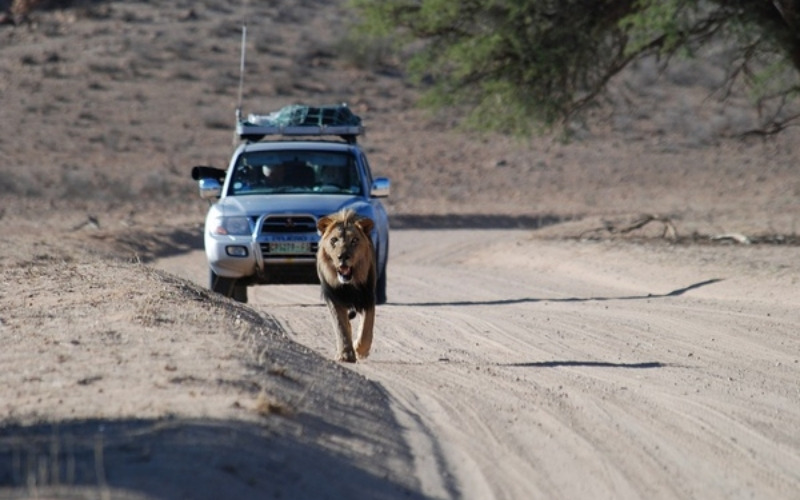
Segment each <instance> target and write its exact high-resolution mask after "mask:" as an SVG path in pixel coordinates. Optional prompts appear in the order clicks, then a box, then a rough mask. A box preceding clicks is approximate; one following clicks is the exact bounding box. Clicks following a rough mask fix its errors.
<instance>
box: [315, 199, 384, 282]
mask: <svg viewBox="0 0 800 500" xmlns="http://www.w3.org/2000/svg"><path fill="white" fill-rule="evenodd" d="M374 225H375V223H374V222H373V221H372V219H369V218H367V217H361V216H359V215H357V214H356V213H355V212H354V211H353V210H344V211H341V212H338V213H336V214H333V215H328V216H326V217H323V218H321V219H320V220H319V221H318V222H317V229H318V230H319V232H320V234H321V235H322V236H321V238H320V241H319V252H318V255H317V260H318V266H319V269H320V274H321V276H320V278H322V279H325V281H327V282H328V284H329V285H331V286H335V284H336V283H337V282H338V283H339V284H350V283H355V284H359V285H364V284H367V281H368V279H369V276H370V270H371V269H372V268H374V266H375V261H374V259H375V256H374V250H373V248H372V240H370V237H369V233H370V231H372V228H373V226H374Z"/></svg>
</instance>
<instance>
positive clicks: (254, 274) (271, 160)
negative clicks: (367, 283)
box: [192, 106, 390, 304]
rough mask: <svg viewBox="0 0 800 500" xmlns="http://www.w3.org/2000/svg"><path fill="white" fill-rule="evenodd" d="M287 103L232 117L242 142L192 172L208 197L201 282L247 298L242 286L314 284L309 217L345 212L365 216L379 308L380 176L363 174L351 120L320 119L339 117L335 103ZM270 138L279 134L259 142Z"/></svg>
mask: <svg viewBox="0 0 800 500" xmlns="http://www.w3.org/2000/svg"><path fill="white" fill-rule="evenodd" d="M296 108H298V107H292V109H291V110H289V111H288V112H287V111H286V110H287V108H284V110H281V112H280V113H283V114H282V115H278V116H276V114H275V113H273V114H271V115H267V116H259V115H251V116H250V117H249V118H248V120H247V121H240V122H239V123H238V125H237V132H238V134H239V136H240V137H241V138H242V139H243V140H244V142H243V143H242V144H241V145H239V147H238V148H237V149H236V150H235V151H234V153H233V156H232V158H231V161H230V164H229V165H228V169H227V170H221V169H217V168H214V167H207V166H197V167H194V168H193V169H192V178H194V179H195V180H197V181H198V183H199V188H200V196H201V197H202V198H205V199H207V200H209V201H210V202H211V206H210V208H209V210H208V215H207V216H206V222H205V231H204V233H205V238H204V240H205V252H206V257H207V259H208V266H209V268H210V269H209V284H210V288H211V290H213V291H215V292H218V293H221V294H223V295H225V296H227V297H231V298H233V299H234V300H237V301H239V302H247V287H248V286H251V285H261V284H313V283H318V282H319V281H318V278H317V272H316V252H317V245H318V242H319V234H318V233H317V220H318V219H319V218H321V217H323V216H325V215H329V214H332V213H334V212H338V211H339V210H342V209H345V208H349V209H353V210H355V211H356V212H357V213H358V214H359V215H362V216H365V217H369V218H370V219H372V220H373V221H374V222H375V228H374V230H373V231H372V234H371V237H372V241H373V244H374V245H375V251H376V259H377V262H376V264H377V270H378V279H377V290H376V299H377V303H378V304H383V303H385V302H386V266H387V261H388V255H389V221H388V217H387V215H386V210H385V208H384V207H383V204H382V203H381V201H380V199H381V198H384V197H386V196H388V195H389V188H390V183H389V180H388V179H386V178H373V177H372V173H371V171H370V167H369V163H368V162H367V157H366V155H365V154H364V151H363V150H362V149H361V148H360V147H359V146H358V144H357V143H356V136H357V135H358V134H359V133H361V132H362V131H363V129H362V128H361V126H360V119H358V117H355V115H352V114H350V113H349V112H346V113H344V114H345V117H346V119H347V121H346V122H345V123H344V124H342V123H341V119H340V118H337V117H336V116H334V119H333V120H330V119H329V118H330V115H331V110H332V109H333V110H335V111H336V112H335V113H333V115H337V114H338V115H341V114H342V107H340V106H336V107H323V108H306V107H302V108H301V109H300V111H301V112H300V113H298V110H297V109H296ZM344 110H345V111H347V110H346V108H344ZM287 114H288V115H290V117H289V119H288V122H287V119H286V115H287ZM298 114H299V116H300V118H298ZM281 116H283V119H282V118H281ZM354 120H357V122H356V123H353V121H354ZM273 136H279V138H278V139H270V140H264V138H265V137H273ZM300 136H306V137H305V138H302V139H300ZM308 136H312V137H311V138H308ZM322 136H338V137H339V140H330V139H324V138H323V137H322Z"/></svg>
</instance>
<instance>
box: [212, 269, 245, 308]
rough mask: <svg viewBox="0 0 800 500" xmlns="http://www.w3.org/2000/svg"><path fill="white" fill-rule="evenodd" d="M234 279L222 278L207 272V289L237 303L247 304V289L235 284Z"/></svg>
mask: <svg viewBox="0 0 800 500" xmlns="http://www.w3.org/2000/svg"><path fill="white" fill-rule="evenodd" d="M237 281H238V280H237V279H236V278H224V277H222V276H218V275H217V273H215V272H214V271H212V270H209V288H211V290H212V291H214V292H217V293H219V294H221V295H224V296H226V297H228V298H231V299H233V300H235V301H237V302H243V303H247V287H246V286H244V285H239V284H237Z"/></svg>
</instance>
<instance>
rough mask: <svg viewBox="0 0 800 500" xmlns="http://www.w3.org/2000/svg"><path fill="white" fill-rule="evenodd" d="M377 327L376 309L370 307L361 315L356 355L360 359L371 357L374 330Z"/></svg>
mask: <svg viewBox="0 0 800 500" xmlns="http://www.w3.org/2000/svg"><path fill="white" fill-rule="evenodd" d="M374 326H375V307H374V306H373V307H368V308H367V309H365V310H364V312H363V313H362V314H361V324H360V325H359V327H358V337H357V338H356V354H357V355H358V358H359V359H364V358H366V357H367V356H369V350H370V348H371V347H372V328H373V327H374Z"/></svg>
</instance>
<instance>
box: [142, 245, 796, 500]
mask: <svg viewBox="0 0 800 500" xmlns="http://www.w3.org/2000/svg"><path fill="white" fill-rule="evenodd" d="M793 253H795V249H793V248H789V247H784V248H782V247H757V246H749V247H745V246H740V247H735V248H734V247H711V246H691V247H685V246H670V245H664V246H658V245H655V246H653V245H649V246H638V245H632V244H627V243H619V242H617V243H614V242H577V241H548V240H542V239H533V238H531V233H530V232H523V231H413V230H409V231H395V232H394V234H393V241H392V256H391V261H390V271H389V272H390V288H389V304H387V305H385V306H382V307H380V308H379V310H378V315H377V325H376V341H375V344H374V347H373V353H372V355H371V357H370V358H369V359H368V360H366V361H365V362H363V363H358V364H356V365H354V366H353V367H352V369H353V370H355V371H356V372H358V373H361V374H363V375H365V376H366V377H367V378H369V379H371V380H374V381H376V382H378V383H379V384H381V385H382V386H383V388H384V389H385V391H386V393H387V394H388V396H389V398H391V400H392V405H393V409H394V411H395V413H396V418H397V419H398V421H399V422H400V424H401V425H402V426H403V427H404V432H405V435H406V438H407V440H408V443H409V445H410V446H411V448H412V450H413V451H414V456H415V468H416V471H417V475H418V478H419V481H420V483H421V488H422V489H423V491H424V493H425V494H426V495H428V496H430V497H432V498H471V499H486V498H614V499H624V498H703V499H713V498H719V499H723V498H724V499H731V498H786V499H788V498H796V495H797V492H798V491H800V385H799V384H798V380H800V337H798V332H800V314H798V313H797V306H798V304H800V293H798V291H797V290H798V288H797V285H798V283H799V282H800V274H798V270H797V268H796V267H793V265H792V262H793V258H794V257H793V255H792V254H793ZM158 265H159V266H160V267H162V268H165V269H167V270H170V271H172V272H175V273H176V274H182V275H184V276H186V277H189V278H191V279H195V280H197V281H203V280H204V277H205V267H204V261H203V255H202V253H200V252H193V253H191V254H188V255H186V256H182V257H177V258H172V259H166V260H162V261H160V262H159V264H158ZM251 306H252V307H253V308H254V309H256V310H257V311H259V312H263V313H268V314H270V315H272V316H274V317H275V318H277V319H278V321H279V322H280V324H281V325H282V327H283V328H284V329H285V330H286V332H287V333H288V334H289V335H290V337H291V338H293V339H294V340H296V341H297V342H299V343H301V344H304V345H306V346H308V347H310V348H312V349H314V350H316V351H318V352H320V353H322V354H324V355H326V356H328V357H330V356H332V354H333V340H332V334H331V331H330V326H329V324H328V318H327V311H326V310H325V309H324V308H323V307H322V306H321V304H320V299H319V295H318V290H317V289H316V288H315V287H310V286H309V287H304V286H300V287H272V288H270V287H261V288H256V289H252V290H251Z"/></svg>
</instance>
